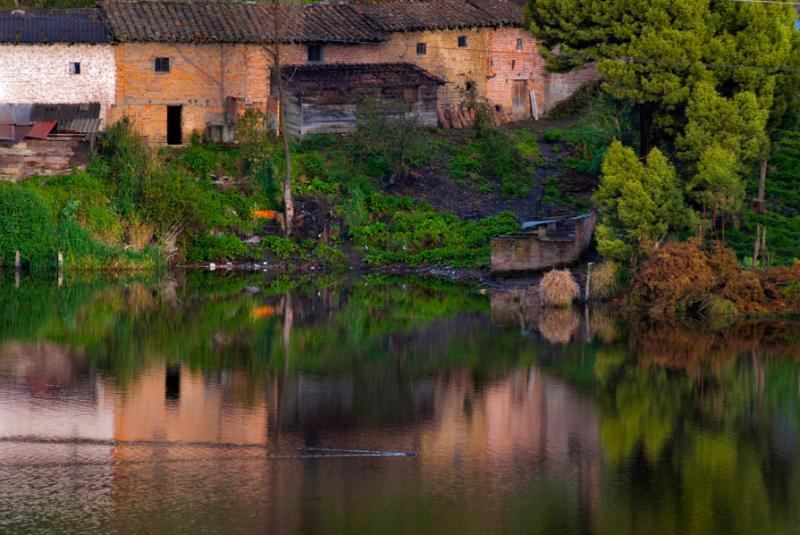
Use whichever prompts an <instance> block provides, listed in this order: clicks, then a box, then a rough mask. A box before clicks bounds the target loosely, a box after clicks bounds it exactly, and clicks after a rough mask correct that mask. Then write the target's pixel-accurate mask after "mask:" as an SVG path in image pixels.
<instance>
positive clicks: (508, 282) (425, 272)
mask: <svg viewBox="0 0 800 535" xmlns="http://www.w3.org/2000/svg"><path fill="white" fill-rule="evenodd" d="M586 267H587V262H581V263H579V264H576V265H575V266H572V267H570V268H569V269H570V271H572V274H573V276H574V277H575V280H576V281H577V282H578V285H579V286H580V287H581V295H583V292H584V289H585V283H586ZM175 269H180V270H187V271H195V270H196V271H210V272H215V271H221V272H230V273H242V274H245V273H272V274H276V275H304V276H308V275H319V274H341V275H347V276H348V277H360V276H364V275H375V274H377V275H391V276H398V277H422V278H426V279H439V280H444V281H450V282H456V283H462V284H466V285H471V286H475V287H479V288H486V289H492V290H497V291H511V290H535V288H536V286H537V285H538V283H539V280H540V279H541V277H542V276H543V275H544V273H545V272H544V271H542V272H538V273H523V274H513V275H503V274H497V273H492V272H491V270H489V269H488V268H451V267H434V266H423V267H415V266H409V265H406V264H389V265H380V266H375V265H370V264H366V263H363V262H360V263H355V264H350V265H348V266H347V267H345V268H343V269H330V268H327V267H325V266H321V265H319V264H313V263H307V264H297V263H287V262H239V263H236V262H228V263H214V262H211V263H207V264H182V265H178V266H175Z"/></svg>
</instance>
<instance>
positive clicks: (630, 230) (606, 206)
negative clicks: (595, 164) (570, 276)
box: [594, 141, 696, 262]
mask: <svg viewBox="0 0 800 535" xmlns="http://www.w3.org/2000/svg"><path fill="white" fill-rule="evenodd" d="M602 172H603V176H602V180H601V183H600V187H599V189H598V190H597V193H595V195H594V201H595V202H596V203H597V206H598V208H599V210H600V223H599V225H598V226H597V248H598V250H599V251H600V254H602V255H603V256H604V257H606V258H610V259H614V260H620V261H623V262H624V261H628V260H630V259H631V258H634V257H635V256H637V254H638V251H639V245H640V244H641V243H643V242H646V241H651V242H661V241H663V240H664V239H666V238H667V237H668V236H669V235H670V234H671V233H673V232H675V231H678V230H681V229H685V228H690V227H692V226H694V224H695V221H696V215H695V214H694V212H693V211H692V210H690V209H689V208H687V206H686V203H685V202H684V199H683V192H682V191H681V188H680V186H679V183H678V177H677V174H676V172H675V168H674V167H673V166H672V165H670V163H669V161H668V160H667V158H666V157H665V156H664V155H663V154H662V153H661V151H659V150H658V149H653V150H652V151H651V152H650V154H649V155H648V156H647V161H646V163H643V162H641V161H640V160H639V159H638V158H637V156H636V154H635V153H634V151H633V150H632V149H630V148H627V147H624V146H623V145H622V143H620V142H619V141H615V142H614V143H612V144H611V147H610V148H609V150H608V153H607V154H606V157H605V160H604V161H603V167H602Z"/></svg>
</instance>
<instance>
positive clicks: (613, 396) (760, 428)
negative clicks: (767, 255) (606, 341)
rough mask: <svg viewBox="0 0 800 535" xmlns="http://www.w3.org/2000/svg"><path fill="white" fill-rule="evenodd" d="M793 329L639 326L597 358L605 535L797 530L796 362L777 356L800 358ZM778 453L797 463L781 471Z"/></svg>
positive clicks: (601, 524)
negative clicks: (777, 465)
mask: <svg viewBox="0 0 800 535" xmlns="http://www.w3.org/2000/svg"><path fill="white" fill-rule="evenodd" d="M787 333H789V335H788V336H789V337H790V336H791V334H790V333H791V330H790V331H787V330H785V329H781V328H780V326H777V327H776V324H772V325H768V324H745V325H743V326H742V328H741V330H739V331H736V330H728V331H704V330H702V329H700V330H698V329H692V328H688V327H686V326H682V327H680V328H677V329H676V328H674V327H673V328H667V327H660V328H650V329H647V330H643V331H637V330H636V329H633V330H632V331H631V332H630V333H629V337H628V343H627V345H622V344H620V345H617V346H602V347H600V348H599V349H598V350H597V358H596V361H595V377H596V380H597V382H598V391H599V392H600V402H601V407H602V424H601V429H602V431H601V434H602V442H603V451H604V452H605V455H606V458H607V459H608V461H609V467H608V470H609V473H608V479H607V481H606V485H605V488H604V490H603V492H601V499H602V501H603V504H602V505H601V507H600V513H599V515H598V517H597V520H596V522H597V530H598V531H600V532H615V533H625V532H633V531H637V532H650V531H658V530H659V529H661V530H665V531H668V532H673V531H680V532H686V533H716V532H725V531H728V532H732V533H767V532H791V531H792V530H793V529H795V528H796V525H797V522H798V521H800V516H798V512H797V510H796V508H795V505H796V504H797V503H798V501H800V470H799V469H798V463H797V462H796V461H795V460H794V459H796V458H797V450H796V447H797V445H796V443H791V444H784V445H783V446H781V442H782V441H783V440H784V439H783V438H782V437H784V436H786V433H787V432H790V433H791V434H793V436H796V435H797V430H798V423H800V418H799V417H798V410H797V406H798V402H797V391H798V365H797V363H796V362H795V361H793V360H790V359H787V358H785V357H779V356H775V355H776V354H787V355H788V354H791V353H792V352H793V351H796V349H793V346H792V345H791V344H790V343H787ZM764 348H767V349H766V350H765V349H764ZM777 415H781V417H782V418H781V419H778V418H776V416H777ZM789 415H791V418H790V419H789V420H786V419H785V417H786V416H789ZM787 425H788V426H789V428H790V429H791V431H789V429H786V426H787ZM781 447H783V448H784V449H788V451H787V453H788V457H779V458H780V459H783V463H782V464H783V465H782V466H781V469H780V470H775V469H772V468H771V466H772V465H773V464H774V463H775V462H776V458H775V455H774V453H775V451H776V449H780V448H781ZM787 459H792V461H788V460H787ZM611 482H613V484H611ZM631 496H636V499H635V500H633V501H632V500H631V499H630V498H631Z"/></svg>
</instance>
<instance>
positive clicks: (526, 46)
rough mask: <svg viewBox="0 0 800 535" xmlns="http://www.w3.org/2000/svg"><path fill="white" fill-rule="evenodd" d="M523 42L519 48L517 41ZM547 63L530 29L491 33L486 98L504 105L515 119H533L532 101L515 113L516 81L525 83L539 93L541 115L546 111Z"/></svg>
mask: <svg viewBox="0 0 800 535" xmlns="http://www.w3.org/2000/svg"><path fill="white" fill-rule="evenodd" d="M518 39H521V40H522V48H518V46H517V40H518ZM544 68H545V60H544V58H542V56H541V55H540V54H539V45H538V43H537V42H536V40H535V39H534V38H533V36H532V35H531V34H530V32H528V31H527V30H524V29H522V28H497V29H494V30H489V73H488V76H489V80H488V82H487V87H486V97H487V98H488V99H489V101H490V102H491V103H492V104H496V105H499V106H502V110H503V111H504V112H513V113H514V118H515V119H526V118H529V117H530V116H531V109H530V104H529V99H526V106H525V107H524V108H523V109H518V110H515V111H514V110H513V105H512V104H513V86H514V80H524V81H525V92H526V94H527V93H528V92H529V91H536V104H537V107H538V109H539V111H540V112H542V110H544V108H545V69H544Z"/></svg>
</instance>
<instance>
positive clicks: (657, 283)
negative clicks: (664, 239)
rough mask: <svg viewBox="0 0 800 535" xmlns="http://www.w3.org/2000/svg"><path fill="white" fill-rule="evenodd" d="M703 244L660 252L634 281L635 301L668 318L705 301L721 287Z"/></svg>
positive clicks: (673, 245)
mask: <svg viewBox="0 0 800 535" xmlns="http://www.w3.org/2000/svg"><path fill="white" fill-rule="evenodd" d="M699 245H700V244H699V241H697V240H690V241H688V242H684V243H668V244H666V245H664V246H663V247H661V248H660V249H658V250H656V251H655V253H654V254H652V255H651V256H650V258H648V259H647V260H645V261H644V262H643V263H642V265H641V266H640V267H639V270H638V271H637V273H636V275H635V276H634V278H633V290H634V291H633V294H632V295H633V296H634V298H635V299H636V300H640V301H642V302H644V303H646V304H647V305H648V306H649V307H650V308H651V310H653V311H658V312H660V313H666V314H667V315H669V314H674V313H677V312H683V311H685V310H687V309H689V308H690V307H692V306H694V305H696V304H698V303H700V302H701V301H703V298H704V297H705V296H706V294H708V293H709V292H711V291H712V290H713V289H714V287H715V286H716V285H717V277H716V275H715V274H714V271H713V269H712V268H711V265H710V264H709V261H708V256H707V255H706V253H704V252H703V251H702V250H701V249H700V247H699Z"/></svg>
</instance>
